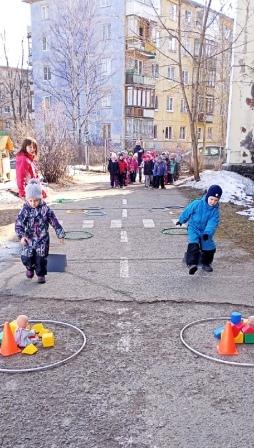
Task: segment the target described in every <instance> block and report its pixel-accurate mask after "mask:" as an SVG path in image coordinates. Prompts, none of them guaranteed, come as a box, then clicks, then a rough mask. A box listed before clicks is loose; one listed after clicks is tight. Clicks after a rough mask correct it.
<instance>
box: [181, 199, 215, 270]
mask: <svg viewBox="0 0 254 448" xmlns="http://www.w3.org/2000/svg"><path fill="white" fill-rule="evenodd" d="M178 221H179V222H180V223H181V224H184V223H186V222H188V243H189V244H188V249H187V255H186V263H187V265H188V266H191V265H197V264H198V262H199V257H200V250H201V263H202V264H203V265H209V264H211V263H212V261H213V257H214V254H215V251H216V245H215V242H214V241H213V236H214V234H215V232H216V230H217V227H218V225H219V222H220V214H219V204H217V205H215V206H213V207H212V206H210V205H208V203H207V200H206V196H203V197H202V198H201V199H195V200H194V201H192V202H191V203H190V204H189V205H188V206H187V207H186V208H185V209H184V210H183V212H182V213H181V215H180V216H179V219H178ZM205 234H206V235H208V239H207V240H206V241H205V240H204V235H205Z"/></svg>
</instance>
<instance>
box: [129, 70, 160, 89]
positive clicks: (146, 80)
mask: <svg viewBox="0 0 254 448" xmlns="http://www.w3.org/2000/svg"><path fill="white" fill-rule="evenodd" d="M125 83H126V84H141V85H145V86H155V79H154V78H150V77H149V76H143V75H138V74H136V73H128V72H126V76H125Z"/></svg>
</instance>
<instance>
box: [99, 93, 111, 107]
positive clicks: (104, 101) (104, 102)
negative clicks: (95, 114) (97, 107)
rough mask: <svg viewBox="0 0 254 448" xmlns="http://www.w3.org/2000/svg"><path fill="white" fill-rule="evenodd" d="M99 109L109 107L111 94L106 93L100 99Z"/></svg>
mask: <svg viewBox="0 0 254 448" xmlns="http://www.w3.org/2000/svg"><path fill="white" fill-rule="evenodd" d="M101 107H111V93H108V94H107V95H105V96H104V97H103V98H102V99H101Z"/></svg>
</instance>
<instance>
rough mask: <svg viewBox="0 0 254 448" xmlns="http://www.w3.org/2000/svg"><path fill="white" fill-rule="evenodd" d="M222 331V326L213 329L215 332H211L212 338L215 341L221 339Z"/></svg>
mask: <svg viewBox="0 0 254 448" xmlns="http://www.w3.org/2000/svg"><path fill="white" fill-rule="evenodd" d="M223 330H224V327H223V326H221V327H217V328H215V330H214V332H213V335H214V337H215V338H216V339H220V338H221V333H222V332H223Z"/></svg>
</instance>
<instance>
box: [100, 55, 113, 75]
mask: <svg viewBox="0 0 254 448" xmlns="http://www.w3.org/2000/svg"><path fill="white" fill-rule="evenodd" d="M101 72H102V75H104V76H105V75H111V59H110V58H102V60H101Z"/></svg>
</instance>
